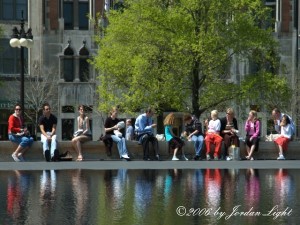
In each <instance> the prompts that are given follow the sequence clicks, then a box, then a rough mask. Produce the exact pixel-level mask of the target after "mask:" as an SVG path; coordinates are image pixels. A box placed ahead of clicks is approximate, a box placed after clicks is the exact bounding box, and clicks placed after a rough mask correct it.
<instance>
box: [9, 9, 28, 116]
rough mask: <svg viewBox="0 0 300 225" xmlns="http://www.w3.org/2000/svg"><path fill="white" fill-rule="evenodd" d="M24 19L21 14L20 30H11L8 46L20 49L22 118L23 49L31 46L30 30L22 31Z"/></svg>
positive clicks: (22, 104) (15, 28) (22, 105)
mask: <svg viewBox="0 0 300 225" xmlns="http://www.w3.org/2000/svg"><path fill="white" fill-rule="evenodd" d="M24 24H25V22H24V19H23V12H22V19H21V23H20V26H21V28H20V30H18V28H17V27H14V28H13V30H12V35H11V39H10V42H9V44H10V46H11V47H13V48H16V47H18V48H20V50H21V51H20V52H21V57H20V64H21V72H20V81H21V84H20V86H21V87H20V102H21V103H20V104H21V107H22V117H23V118H24V111H25V107H24V72H25V71H24V70H25V68H24V48H25V47H26V48H31V47H32V46H33V36H32V33H31V28H29V29H28V30H27V32H26V31H25V29H24Z"/></svg>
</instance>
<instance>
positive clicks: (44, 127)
mask: <svg viewBox="0 0 300 225" xmlns="http://www.w3.org/2000/svg"><path fill="white" fill-rule="evenodd" d="M39 126H40V130H41V142H42V144H43V152H44V157H45V159H46V161H47V162H50V161H58V160H59V151H58V149H57V140H56V126H57V118H56V116H54V115H53V114H52V113H51V108H50V105H49V104H48V103H44V104H43V115H42V116H41V117H40V118H39Z"/></svg>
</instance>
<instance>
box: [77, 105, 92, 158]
mask: <svg viewBox="0 0 300 225" xmlns="http://www.w3.org/2000/svg"><path fill="white" fill-rule="evenodd" d="M78 111H79V116H78V117H77V128H78V129H77V131H76V132H75V133H74V137H73V139H72V146H73V148H74V149H75V151H76V152H77V153H78V157H77V160H76V161H82V160H83V156H82V152H81V143H83V142H87V141H90V140H91V139H92V132H91V129H90V122H89V118H88V117H87V116H86V115H85V113H84V106H83V105H80V106H79V107H78Z"/></svg>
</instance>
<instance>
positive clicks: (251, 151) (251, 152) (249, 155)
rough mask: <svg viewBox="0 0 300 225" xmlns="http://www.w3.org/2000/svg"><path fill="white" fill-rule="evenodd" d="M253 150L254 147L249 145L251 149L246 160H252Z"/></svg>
mask: <svg viewBox="0 0 300 225" xmlns="http://www.w3.org/2000/svg"><path fill="white" fill-rule="evenodd" d="M254 149H255V145H251V148H250V152H249V154H248V159H251V158H252V154H253V152H254Z"/></svg>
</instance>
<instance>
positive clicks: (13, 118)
mask: <svg viewBox="0 0 300 225" xmlns="http://www.w3.org/2000/svg"><path fill="white" fill-rule="evenodd" d="M21 110H22V108H21V106H20V105H19V104H16V105H15V113H14V114H12V115H10V117H9V119H8V137H9V140H10V141H11V142H13V143H16V144H18V147H17V149H16V150H15V151H14V152H13V154H12V155H11V156H12V158H13V159H14V161H15V162H22V161H24V158H23V154H24V153H25V151H27V150H28V149H29V148H30V146H31V145H32V143H33V138H32V137H30V136H29V132H28V130H27V128H23V122H24V121H23V118H22V117H21Z"/></svg>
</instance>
